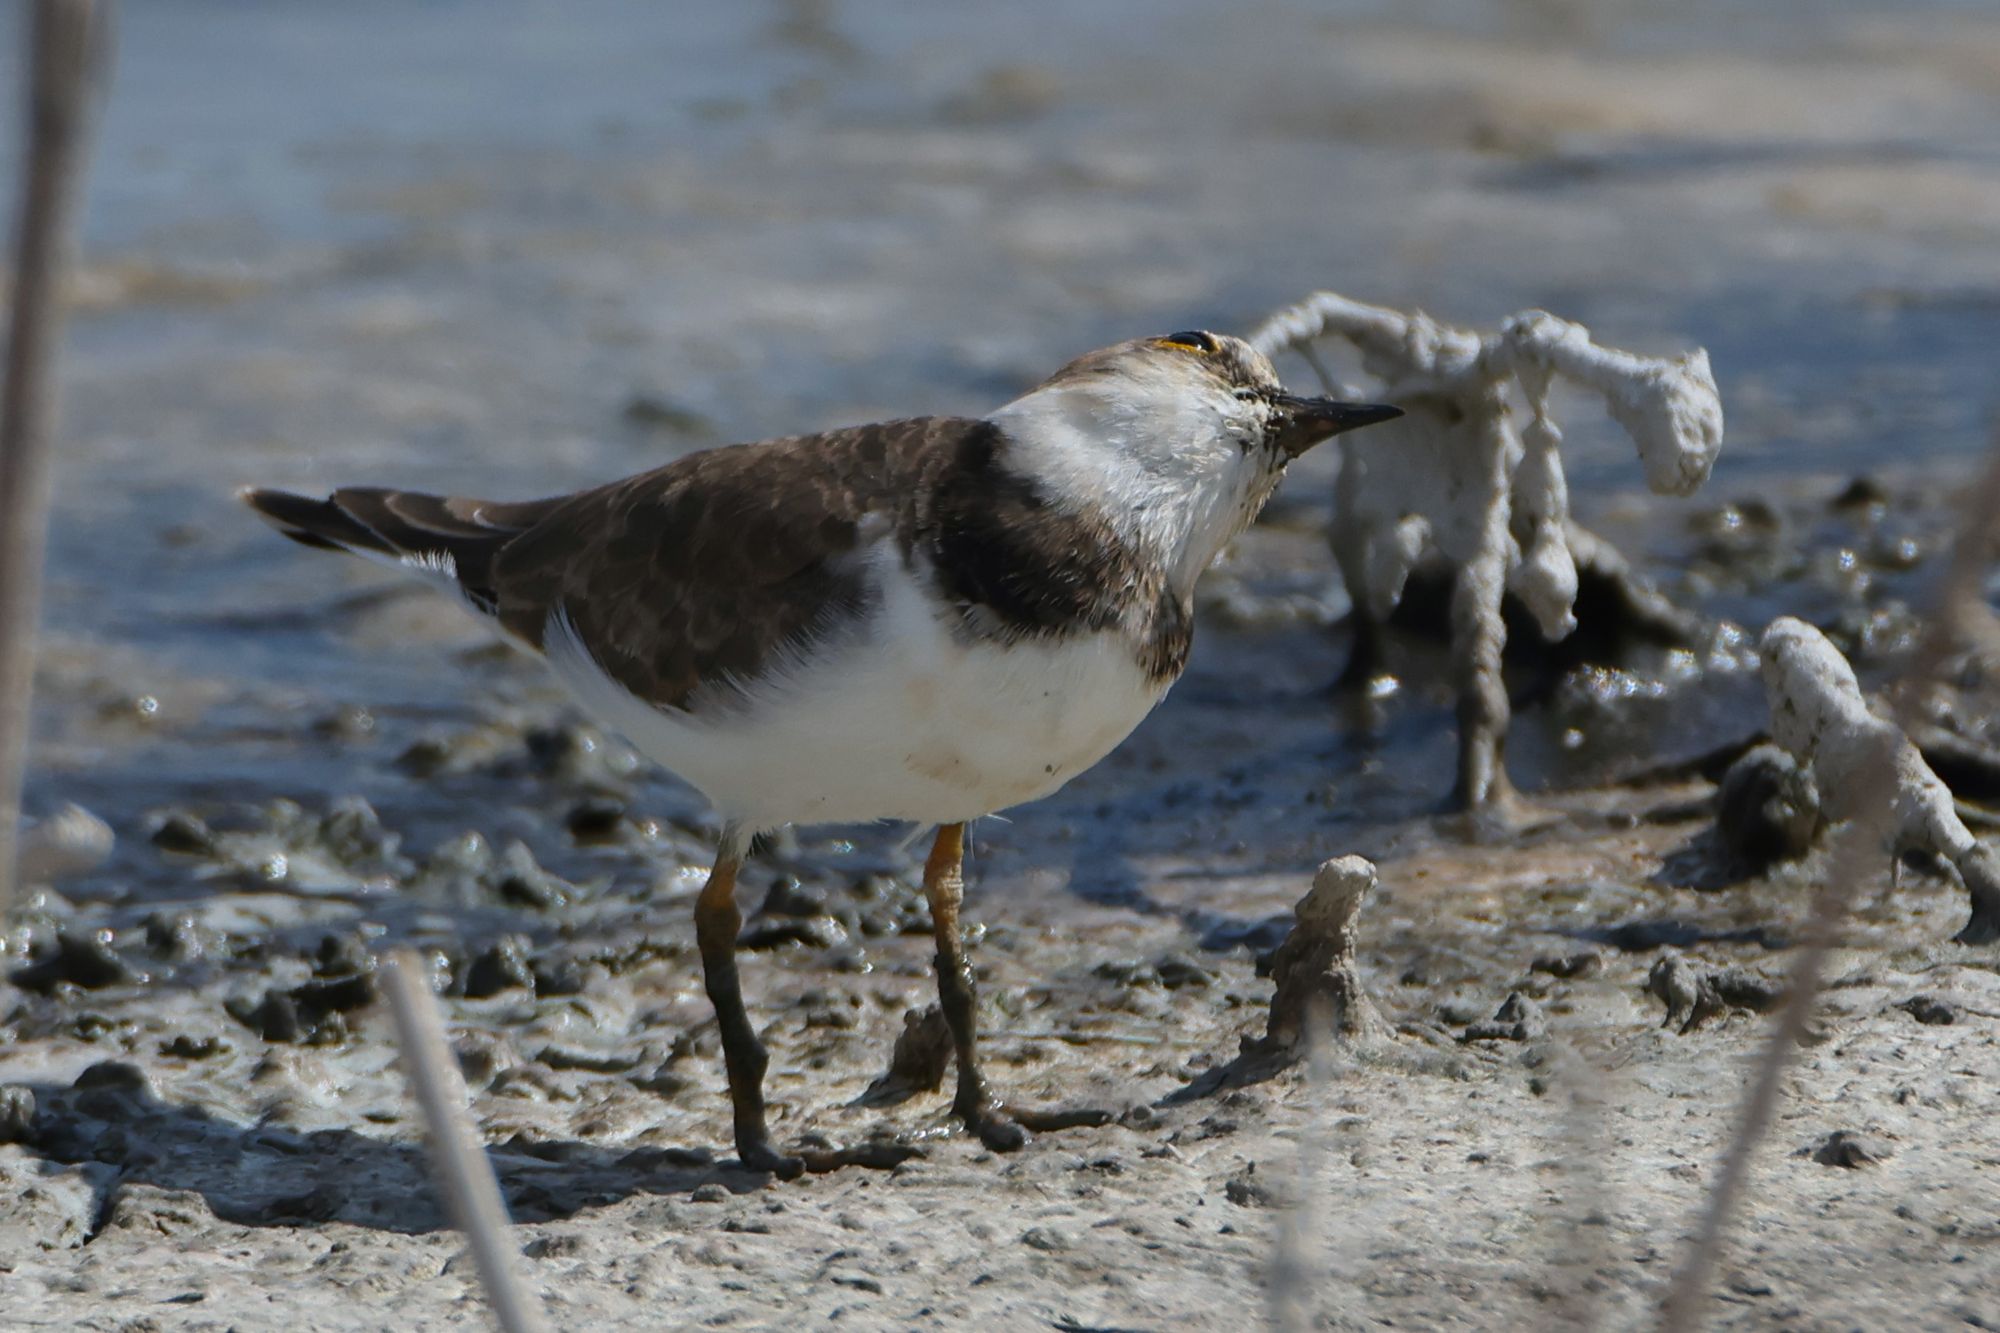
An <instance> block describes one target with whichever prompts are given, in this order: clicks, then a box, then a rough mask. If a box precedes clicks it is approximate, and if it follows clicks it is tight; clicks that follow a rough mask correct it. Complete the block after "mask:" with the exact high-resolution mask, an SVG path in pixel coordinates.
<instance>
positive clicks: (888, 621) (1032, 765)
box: [548, 559, 1166, 828]
mask: <svg viewBox="0 0 2000 1333" xmlns="http://www.w3.org/2000/svg"><path fill="white" fill-rule="evenodd" d="M875 567H876V569H878V570H880V571H881V575H882V578H881V583H882V590H883V598H882V602H881V604H880V609H879V611H878V612H877V613H876V615H875V616H874V617H873V619H872V621H871V622H870V623H869V624H868V625H867V626H866V628H865V629H864V630H863V631H862V632H861V633H859V634H857V635H855V636H853V637H852V638H846V639H845V640H844V646H841V647H839V648H835V649H832V650H831V651H823V652H821V653H819V654H817V655H815V656H814V657H812V658H809V659H806V660H803V661H799V662H796V663H793V664H791V666H790V668H789V669H787V670H782V671H779V672H776V673H773V675H772V678H771V679H770V680H769V681H768V682H765V681H760V682H759V684H758V686H757V688H756V689H755V690H754V691H753V692H752V693H751V694H750V695H749V697H748V699H747V700H746V701H743V702H740V703H738V704H736V705H734V706H733V707H732V708H730V710H729V711H727V712H720V713H718V712H717V711H716V710H715V709H714V708H712V707H711V708H707V709H703V708H700V707H698V708H697V709H696V711H695V712H694V713H692V714H690V713H685V712H680V711H669V710H663V709H657V708H654V707H652V706H651V705H649V704H646V703H645V702H643V701H641V700H639V699H637V698H635V697H634V696H633V695H631V694H629V693H627V692H626V691H625V690H624V689H623V688H622V687H620V686H619V685H617V684H616V683H615V682H613V681H612V680H611V679H610V678H609V677H607V676H606V675H605V674H604V673H603V672H602V671H601V670H599V669H598V668H597V666H596V664H595V662H593V661H591V660H590V659H589V657H588V656H587V655H585V654H584V653H582V652H581V650H580V648H578V646H577V645H576V644H575V643H574V640H573V639H570V638H567V637H566V636H565V635H563V634H560V633H556V632H553V629H552V632H551V633H550V635H549V636H548V656H549V661H550V665H551V666H553V667H554V668H555V669H556V673H557V675H558V676H560V677H561V678H562V679H563V681H564V683H565V684H567V685H568V686H569V687H570V689H571V691H572V692H573V693H574V694H575V695H576V696H577V698H578V700H579V702H581V703H582V704H583V705H584V706H585V707H586V708H588V709H590V710H591V711H592V712H593V713H595V714H597V716H598V717H599V718H600V719H602V720H603V721H604V722H605V723H607V724H608V725H610V726H611V727H612V728H613V729H615V730H617V731H619V732H620V733H622V734H623V735H624V736H625V738H626V739H627V740H629V741H630V742H631V743H632V744H633V745H635V746H637V747H638V748H639V750H640V751H642V752H643V753H644V754H645V755H646V756H647V757H648V758H651V759H652V760H654V761H655V762H657V763H659V764H661V765H662V766H663V767H665V768H667V769H669V770H671V771H672V772H674V773H676V774H678V775H679V776H680V777H682V778H684V779H686V780H687V781H688V782H690V783H692V784H693V785H694V786H695V787H697V788H699V789H700V790H701V791H702V793H703V794H704V795H706V796H707V797H708V798H709V800H711V801H712V802H714V803H715V806H716V808H717V809H718V810H719V811H721V812H722V814H723V815H724V816H726V817H727V818H729V819H732V820H737V821H740V822H742V823H744V824H747V825H749V826H751V827H753V828H772V827H776V826H777V825H780V824H788V823H805V824H810V823H852V822H861V821H867V820H877V819H894V820H912V821H915V822H918V823H925V824H942V823H953V822H956V821H959V820H967V819H976V818H978V817H979V816H980V815H984V814H988V813H990V812H992V811H995V810H1001V809H1004V808H1006V807H1008V806H1011V805H1019V804H1021V803H1022V802H1024V801H1031V800H1034V799H1036V798H1037V797H1041V796H1046V795H1048V794H1049V793H1050V792H1053V791H1054V790H1056V788H1058V787H1060V786H1062V785H1063V784H1064V783H1065V782H1067V781H1069V780H1070V779H1071V778H1073V777H1075V776H1076V775H1077V774H1078V773H1081V772H1083V771H1084V770H1085V769H1087V768H1089V767H1090V766H1091V765H1093V764H1095V763H1096V762H1097V761H1098V760H1100V759H1102V758H1103V757H1104V756H1105V755H1107V754H1109V753H1110V752H1111V751H1112V749H1114V748H1115V747H1116V746H1117V744H1118V743H1119V742H1120V741H1122V740H1124V739H1125V737H1126V736H1127V735H1129V734H1131V731H1132V729H1133V728H1134V727H1136V726H1138V725H1139V722H1140V721H1141V720H1142V719H1143V718H1144V717H1145V716H1146V714H1147V713H1148V712H1150V711H1151V710H1152V707H1153V705H1154V704H1156V703H1158V702H1159V700H1160V698H1161V696H1162V695H1164V694H1165V693H1166V684H1165V683H1164V682H1158V683H1156V682H1153V681H1151V680H1148V679H1147V677H1146V674H1145V673H1144V672H1143V671H1142V670H1140V668H1139V664H1138V662H1137V660H1136V658H1135V657H1134V654H1133V651H1132V648H1131V645H1130V644H1129V642H1127V641H1126V640H1124V639H1123V638H1121V637H1120V636H1118V635H1116V634H1114V633H1101V634H1094V635H1090V636H1087V637H1083V638H1077V639H1072V640H1067V641H1060V642H1056V641H1051V642H1047V643H1038V642H1034V641H1029V642H1024V643H1019V644H1016V645H1014V646H1013V647H1004V648H1003V647H998V646H992V645H987V644H982V643H977V642H965V641H962V640H960V639H959V638H957V637H956V636H954V635H953V633H952V631H951V628H950V627H949V626H948V625H946V624H944V623H942V622H941V621H940V620H939V618H938V617H937V616H936V615H935V614H934V612H933V609H932V605H931V603H930V602H928V601H927V600H925V598H924V596H923V594H922V593H921V591H920V589H919V588H918V586H917V584H916V582H915V580H914V579H912V578H911V576H910V575H909V574H908V572H907V571H906V570H904V569H903V568H902V566H901V563H900V561H893V562H892V561H890V560H887V559H878V560H877V561H876V564H875Z"/></svg>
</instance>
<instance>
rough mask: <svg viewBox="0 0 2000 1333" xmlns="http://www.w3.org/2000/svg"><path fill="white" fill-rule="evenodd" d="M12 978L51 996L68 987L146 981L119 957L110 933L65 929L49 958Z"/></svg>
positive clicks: (99, 987) (91, 987)
mask: <svg viewBox="0 0 2000 1333" xmlns="http://www.w3.org/2000/svg"><path fill="white" fill-rule="evenodd" d="M8 979H9V980H10V981H12V982H13V983H14V984H15V985H16V986H19V987H20V988H21V989H22V990H25V991H34V992H35V993H37V994H40V995H49V994H52V993H53V992H54V991H55V989H56V987H58V986H61V985H65V984H67V985H71V986H80V987H82V988H83V989H84V990H102V989H103V988H104V987H106V986H118V985H124V984H126V983H128V982H134V981H143V980H145V976H144V974H142V973H140V972H137V971H135V970H134V969H133V968H132V966H131V965H130V964H128V963H127V962H126V961H125V960H124V959H123V958H120V957H119V956H118V952H117V950H115V949H113V948H112V947H111V934H110V932H109V931H97V932H85V931H77V930H64V931H59V932H58V933H57V935H56V942H55V947H54V948H53V949H52V950H50V951H49V953H48V954H47V955H46V956H45V957H42V958H38V959H36V960H34V961H33V962H31V963H29V964H28V965H27V966H26V967H23V968H17V969H15V971H14V973H13V975H12V976H11V977H9V978H8Z"/></svg>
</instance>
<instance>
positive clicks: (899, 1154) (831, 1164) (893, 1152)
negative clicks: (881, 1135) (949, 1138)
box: [799, 1141, 924, 1175]
mask: <svg viewBox="0 0 2000 1333" xmlns="http://www.w3.org/2000/svg"><path fill="white" fill-rule="evenodd" d="M923 1155H924V1150H923V1149H922V1148H919V1147H917V1146H916V1145H915V1144H913V1143H896V1142H893V1141H884V1142H870V1143H853V1144H849V1145H848V1146H846V1147H844V1148H801V1149H800V1150H799V1158H800V1160H801V1161H803V1162H804V1163H805V1166H806V1170H808V1171H810V1172H812V1173H813V1174H814V1175H824V1174H825V1173H826V1172H828V1171H838V1170H840V1169H841V1168H843V1167H849V1166H865V1167H869V1168H871V1169H873V1170H876V1171H888V1170H892V1169H893V1168H895V1167H898V1166H901V1165H902V1164H903V1163H904V1162H907V1161H909V1160H910V1159H911V1158H912V1157H922V1156H923Z"/></svg>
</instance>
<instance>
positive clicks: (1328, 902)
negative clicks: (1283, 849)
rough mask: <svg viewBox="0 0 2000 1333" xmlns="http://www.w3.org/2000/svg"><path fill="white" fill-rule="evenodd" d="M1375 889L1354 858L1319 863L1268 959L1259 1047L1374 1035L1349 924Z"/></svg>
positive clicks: (1277, 1048) (1377, 1026)
mask: <svg viewBox="0 0 2000 1333" xmlns="http://www.w3.org/2000/svg"><path fill="white" fill-rule="evenodd" d="M1374 887H1375V867H1374V866H1373V865H1372V864H1371V863H1369V862H1368V861H1366V860H1363V859H1362V858H1361V857H1358V856H1342V857H1336V858H1335V859H1333V860H1331V861H1328V862H1326V863H1325V864H1324V865H1322V866H1321V867H1320V868H1319V872H1318V873H1317V874H1315V875H1314V876H1313V886H1312V889H1311V891H1310V892H1308V893H1307V894H1306V896H1305V897H1303V898H1301V899H1299V905H1298V924H1297V925H1296V926H1294V927H1292V933H1291V934H1290V935H1288V936H1286V937H1285V940H1284V942H1283V943H1281V944H1280V945H1279V946H1278V948H1277V951H1276V952H1275V953H1274V954H1272V956H1271V976H1272V978H1273V979H1274V980H1275V981H1276V982H1277V993H1276V994H1275V995H1273V996H1272V998H1271V1018H1270V1022H1269V1024H1268V1026H1267V1027H1266V1029H1265V1033H1264V1037H1263V1040H1262V1042H1261V1043H1260V1044H1259V1049H1260V1050H1261V1051H1262V1052H1263V1053H1265V1054H1275V1053H1280V1052H1296V1051H1298V1050H1299V1049H1300V1048H1301V1047H1302V1046H1303V1044H1304V1043H1305V1041H1306V1040H1307V1039H1308V1036H1309V1034H1312V1033H1314V1032H1319V1031H1323V1032H1327V1033H1331V1034H1332V1035H1334V1036H1335V1037H1337V1038H1339V1039H1340V1040H1343V1041H1359V1040H1362V1039H1365V1038H1368V1037H1376V1036H1382V1035H1384V1034H1386V1033H1387V1031H1388V1024H1386V1023H1385V1022H1383V1021H1382V1017H1381V1015H1380V1014H1378V1013H1377V1012H1376V1011H1375V1006H1374V1004H1373V1003H1372V1002H1371V1001H1370V1000H1369V998H1368V996H1367V994H1366V993H1365V992H1364V991H1363V990H1362V987H1361V975H1360V973H1359V971H1358V970H1357V969H1356V967H1355V957H1354V919H1355V917H1356V915H1357V914H1358V913H1359V912H1360V910H1361V903H1362V900H1363V899H1365V898H1366V897H1367V896H1368V893H1369V891H1370V890H1371V889H1373V888H1374Z"/></svg>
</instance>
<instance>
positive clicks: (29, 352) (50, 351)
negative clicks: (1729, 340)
mask: <svg viewBox="0 0 2000 1333" xmlns="http://www.w3.org/2000/svg"><path fill="white" fill-rule="evenodd" d="M27 13H28V16H29V31H28V41H27V45H26V50H27V52H28V59H29V64H30V66H31V72H30V75H29V78H28V114H27V131H28V132H27V142H26V145H25V147H26V151H25V152H24V154H23V156H22V161H23V163H24V164H25V165H24V169H23V175H22V182H21V211H20V218H19V223H18V230H17V231H16V232H15V240H14V308H13V311H12V313H11V315H10V317H9V320H8V329H7V360H6V371H5V375H6V379H5V384H4V388H0V921H4V920H5V919H6V916H7V910H8V907H9V905H10V904H11V903H12V901H13V896H14V873H15V857H16V840H17V834H18V829H19V821H20V813H21V784H22V767H23V765H24V764H25V763H26V761H27V752H28V709H29V695H30V689H31V687H32V685H33V683H34V674H35V626H36V622H37V621H38V619H39V618H40V614H41V584H42V548H43V546H44V543H45V538H46V535H47V532H48V507H49V474H50V456H49V455H50V447H51V436H52V435H53V433H54V427H55V354H56V346H57V344H58V343H59V342H60V341H61V339H62V319H63V300H62V297H63V282H64V273H65V271H66V269H67V268H68V264H69V255H70V251H71V249H72V248H73V232H74V227H73V225H72V223H73V215H74V213H75V207H76V197H77V194H78V184H79V182H80V181H81V180H82V177H83V165H84V149H85V139H86V137H87V135H88V132H89V128H90V125H89V121H90V113H91V109H92V107H93V105H94V104H95V101H96V99H95V96H94V94H95V92H96V89H97V86H98V84H99V82H100V76H101V74H102V72H103V69H104V64H105V61H104V53H105V52H106V51H107V50H108V49H109V45H110V43H109V40H108V37H107V32H108V29H109V26H110V25H109V19H110V14H109V3H108V0H35V3H34V4H33V5H31V6H29V7H28V9H27Z"/></svg>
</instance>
